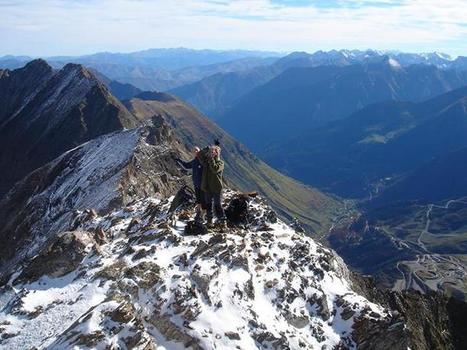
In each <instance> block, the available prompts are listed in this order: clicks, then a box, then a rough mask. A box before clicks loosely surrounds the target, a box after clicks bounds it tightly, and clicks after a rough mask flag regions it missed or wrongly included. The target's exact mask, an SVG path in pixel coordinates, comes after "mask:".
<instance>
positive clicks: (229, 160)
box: [126, 95, 339, 233]
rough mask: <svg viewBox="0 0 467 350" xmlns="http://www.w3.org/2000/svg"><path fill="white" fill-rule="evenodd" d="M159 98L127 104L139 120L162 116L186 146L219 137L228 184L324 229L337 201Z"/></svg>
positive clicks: (179, 104)
mask: <svg viewBox="0 0 467 350" xmlns="http://www.w3.org/2000/svg"><path fill="white" fill-rule="evenodd" d="M166 96H167V95H166ZM160 97H161V96H159V97H156V98H157V99H158V100H152V99H151V100H149V99H146V100H143V99H139V98H134V99H132V100H130V101H127V102H126V105H127V107H128V108H129V110H130V111H131V112H132V113H134V114H135V115H136V117H138V118H141V119H145V118H149V117H151V116H153V115H164V116H165V117H166V119H167V120H168V121H169V122H170V123H171V124H172V126H173V127H174V130H175V132H176V133H177V134H178V136H179V137H180V139H181V140H183V142H184V144H185V146H186V147H190V148H191V147H192V146H194V145H198V146H200V147H204V146H205V145H208V144H210V143H212V142H213V140H214V139H215V138H219V139H220V141H221V144H222V148H223V152H222V157H223V159H224V160H225V162H226V171H225V176H226V178H227V182H228V185H229V186H230V187H234V188H237V189H239V190H242V191H259V192H261V193H262V194H264V195H265V196H267V197H268V198H269V200H270V201H271V203H272V205H273V206H274V208H275V209H276V210H277V211H278V212H279V213H280V214H281V216H282V217H289V218H290V217H297V218H298V219H299V220H300V221H301V222H302V223H304V224H305V225H307V226H308V227H309V228H311V229H312V230H313V231H315V232H319V233H322V232H324V231H327V229H328V228H329V226H330V219H331V217H332V215H333V212H334V211H335V209H336V208H337V207H338V206H339V202H338V201H337V200H335V199H332V198H330V197H328V196H327V195H325V194H323V193H321V192H319V191H317V190H315V189H312V188H310V187H308V186H305V185H303V184H301V183H299V182H298V181H295V180H293V179H291V178H289V177H287V176H284V175H282V174H281V173H279V172H278V171H276V170H274V169H272V168H271V167H269V166H268V165H266V164H265V163H264V162H262V161H261V160H260V159H258V158H257V157H255V156H254V155H253V154H252V153H251V152H250V151H249V150H248V149H246V147H244V146H243V145H241V144H240V143H239V142H237V141H236V140H234V139H233V138H232V137H231V136H230V135H228V134H227V133H225V132H224V131H223V130H222V129H221V128H219V127H218V126H217V125H216V124H214V123H213V122H211V121H210V120H209V119H207V118H206V117H205V116H203V115H202V114H201V113H199V112H198V111H196V110H195V109H194V108H192V107H190V106H188V105H187V104H185V103H183V102H182V101H180V100H178V99H169V100H167V98H160ZM146 98H149V97H146ZM161 100H163V101H161ZM259 137H261V136H260V135H259Z"/></svg>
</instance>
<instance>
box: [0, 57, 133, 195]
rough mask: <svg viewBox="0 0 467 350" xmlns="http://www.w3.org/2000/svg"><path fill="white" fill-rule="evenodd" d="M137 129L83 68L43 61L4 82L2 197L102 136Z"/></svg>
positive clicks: (6, 75) (0, 102)
mask: <svg viewBox="0 0 467 350" xmlns="http://www.w3.org/2000/svg"><path fill="white" fill-rule="evenodd" d="M137 125H138V121H137V120H136V118H135V117H134V116H133V115H132V114H131V113H129V112H128V111H127V109H126V108H125V107H124V106H123V105H122V104H121V103H120V102H119V101H118V100H117V99H116V98H115V97H113V96H112V95H111V94H110V92H109V91H108V90H107V88H106V87H105V86H104V85H103V84H102V83H101V82H99V80H98V79H97V78H95V77H94V75H93V74H92V73H91V72H89V71H88V70H87V69H86V68H84V67H83V66H81V65H76V64H67V65H66V66H65V67H63V68H62V69H61V70H60V71H54V70H53V69H52V68H51V67H50V66H49V65H48V64H47V63H46V62H45V61H44V60H35V61H32V62H30V63H28V64H27V65H26V66H25V67H24V68H20V69H17V70H14V71H8V70H6V71H4V72H3V74H2V76H1V77H0V196H2V195H3V194H5V193H6V191H8V190H9V189H10V188H11V186H12V185H13V184H14V183H15V182H16V181H18V180H20V179H21V178H23V177H24V176H26V175H27V174H29V173H30V172H31V171H32V170H34V169H37V168H39V167H40V166H42V165H44V164H45V163H47V162H49V161H51V160H52V159H54V158H56V157H57V156H59V155H61V154H62V153H64V152H65V151H68V150H70V149H72V148H74V147H76V146H78V145H80V144H82V143H84V142H86V141H89V140H91V139H94V138H96V137H97V136H100V135H103V134H107V133H109V132H112V131H116V130H122V129H124V128H132V127H135V126H137Z"/></svg>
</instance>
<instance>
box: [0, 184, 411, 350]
mask: <svg viewBox="0 0 467 350" xmlns="http://www.w3.org/2000/svg"><path fill="white" fill-rule="evenodd" d="M184 198H185V201H184ZM239 198H240V199H239ZM239 200H242V201H244V202H245V204H246V205H244V206H239V205H238V201H239ZM226 203H227V205H228V209H227V213H228V215H229V217H230V221H229V227H228V228H227V229H224V230H221V229H216V228H214V229H212V230H209V232H208V233H207V234H205V235H188V233H189V232H191V231H189V230H188V229H189V227H190V226H192V224H193V217H194V210H193V206H192V204H190V203H189V202H186V196H185V197H183V196H180V195H177V196H175V198H174V196H172V197H169V198H165V199H160V198H155V197H148V198H145V199H141V200H135V201H133V202H131V203H128V204H127V205H124V206H122V207H120V208H118V209H115V210H113V211H111V212H109V213H107V214H105V215H104V214H103V215H100V214H98V213H96V212H95V211H92V210H82V211H77V212H76V213H75V215H74V217H73V219H72V223H71V225H70V228H69V230H68V231H65V232H62V233H61V234H59V235H57V236H55V237H54V238H53V239H52V240H50V241H49V242H48V243H47V245H45V246H44V247H43V249H42V250H41V251H40V252H39V253H38V254H37V255H36V256H35V257H33V258H31V259H28V260H27V261H25V262H24V264H23V266H22V268H21V269H19V270H18V271H16V273H15V274H13V275H12V276H11V277H10V278H9V281H8V282H7V283H6V284H5V285H4V286H3V287H2V289H1V294H0V310H1V313H0V339H1V340H0V346H2V347H4V348H8V349H31V348H34V347H35V348H44V349H66V348H72V347H76V348H97V349H183V348H185V347H189V348H191V349H253V348H260V349H352V348H356V347H359V348H361V349H365V348H367V349H370V348H372V349H375V347H372V346H371V344H374V343H375V342H376V343H377V344H378V347H377V348H379V349H384V348H393V349H406V348H407V346H408V341H409V337H408V335H407V333H406V332H405V324H404V320H403V319H402V318H401V316H400V314H399V313H397V312H392V311H391V310H389V309H387V308H385V307H383V306H381V305H378V304H375V303H372V302H370V301H369V300H367V299H366V298H365V297H363V296H362V295H360V294H358V293H357V292H356V290H355V288H354V286H353V283H352V279H351V277H350V272H349V271H348V269H347V267H346V266H345V264H344V263H343V262H342V260H341V259H340V258H339V257H338V256H336V255H335V254H334V253H333V252H332V251H330V250H328V249H326V248H324V247H322V246H321V245H319V244H317V243H316V242H314V241H313V239H311V238H309V237H306V236H305V235H304V234H303V233H302V232H298V231H296V230H294V229H292V228H291V227H290V226H288V225H286V224H285V223H284V222H282V221H281V220H280V219H278V218H277V216H276V215H275V213H274V212H273V211H272V210H271V209H270V207H269V206H268V205H267V203H266V202H265V200H263V199H262V198H261V197H255V198H248V199H246V197H245V196H241V197H239V196H238V195H236V194H235V192H232V191H229V192H228V193H227V199H226ZM235 208H242V209H241V210H243V211H244V212H243V214H244V215H235V212H234V211H235ZM237 214H238V213H237ZM234 218H238V219H239V220H235V221H236V224H235V225H234V223H233V222H234ZM372 332H373V336H372V337H371V339H368V337H367V335H368V334H372ZM375 333H376V334H375Z"/></svg>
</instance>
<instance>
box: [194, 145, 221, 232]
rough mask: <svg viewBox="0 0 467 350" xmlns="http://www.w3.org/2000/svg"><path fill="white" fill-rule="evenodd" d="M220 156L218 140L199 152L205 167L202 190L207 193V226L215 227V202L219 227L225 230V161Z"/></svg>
mask: <svg viewBox="0 0 467 350" xmlns="http://www.w3.org/2000/svg"><path fill="white" fill-rule="evenodd" d="M220 155H221V147H220V143H219V141H218V140H216V141H215V144H214V145H213V146H210V147H209V146H208V147H206V148H204V149H203V150H201V151H200V152H199V160H200V162H201V165H202V166H203V178H202V182H201V189H202V190H203V191H204V193H205V205H206V216H207V225H208V226H210V227H212V225H213V221H212V220H213V210H212V206H213V202H214V210H215V212H216V217H217V220H218V223H219V226H220V228H225V227H226V217H225V213H224V209H223V208H222V189H223V187H224V184H223V180H222V178H223V176H222V174H223V172H224V161H223V160H222V159H221V158H220Z"/></svg>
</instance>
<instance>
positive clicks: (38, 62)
mask: <svg viewBox="0 0 467 350" xmlns="http://www.w3.org/2000/svg"><path fill="white" fill-rule="evenodd" d="M24 69H40V70H44V69H46V70H52V67H51V66H50V65H49V63H48V62H47V61H46V60H44V59H42V58H37V59H35V60H32V61H30V62H28V63H27V64H26V65H25V66H24Z"/></svg>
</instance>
